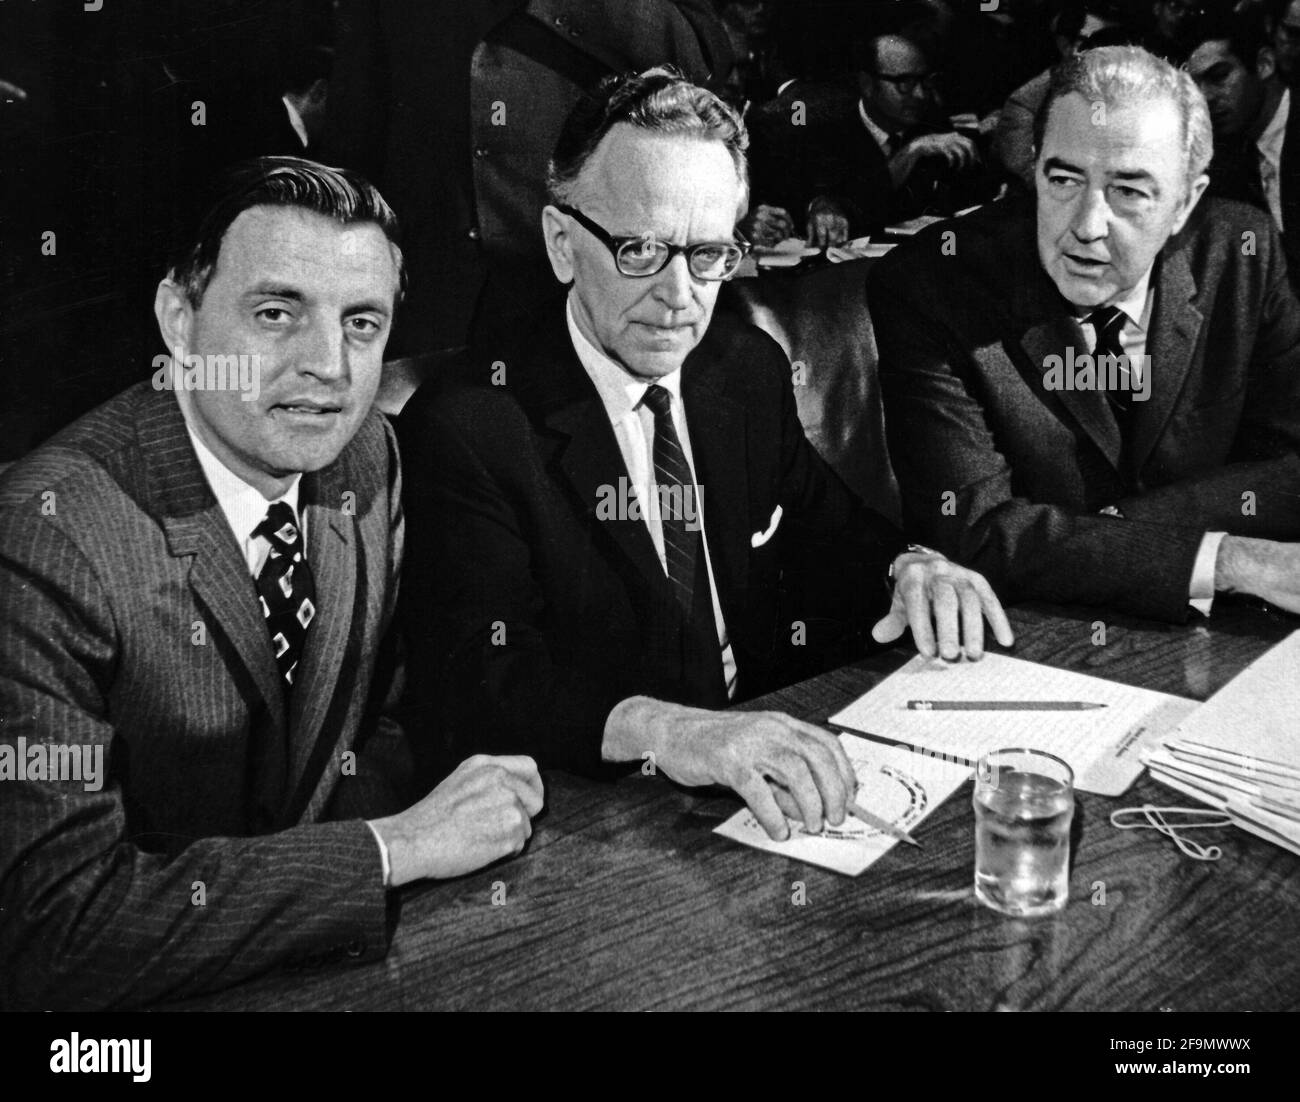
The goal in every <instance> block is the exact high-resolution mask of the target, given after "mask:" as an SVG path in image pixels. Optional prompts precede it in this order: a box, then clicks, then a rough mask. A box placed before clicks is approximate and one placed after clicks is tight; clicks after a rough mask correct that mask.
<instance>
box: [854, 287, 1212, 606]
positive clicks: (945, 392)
mask: <svg viewBox="0 0 1300 1102" xmlns="http://www.w3.org/2000/svg"><path fill="white" fill-rule="evenodd" d="M900 283H901V281H900V280H899V279H898V278H897V273H896V272H895V271H894V269H893V267H892V266H891V265H881V266H877V267H876V268H875V269H874V270H873V273H872V276H871V279H870V281H869V284H870V300H871V310H872V317H873V319H874V323H875V331H876V340H877V343H878V345H879V348H880V366H881V380H880V381H881V392H882V394H883V396H884V400H885V426H886V434H887V437H888V440H889V449H890V455H891V458H892V459H893V462H894V470H895V473H896V474H897V476H898V483H899V488H900V490H901V494H902V500H903V527H904V529H905V530H907V531H908V532H911V533H914V534H915V535H916V536H917V537H918V538H919V539H921V540H922V541H923V542H925V543H929V544H932V545H933V546H935V547H936V548H938V549H939V550H941V551H943V552H945V553H946V554H948V555H949V556H951V557H952V558H954V559H957V560H959V561H960V562H962V563H964V564H966V565H967V566H970V567H973V568H974V569H975V570H978V571H980V573H982V574H983V575H984V576H985V577H986V578H987V579H988V581H989V582H990V584H992V586H993V588H994V589H995V590H996V592H997V594H998V596H999V597H1000V598H1001V599H1002V600H1003V601H1018V600H1043V601H1079V602H1082V603H1085V604H1103V605H1113V606H1117V607H1122V608H1126V609H1128V610H1131V611H1133V612H1135V613H1137V614H1139V615H1144V616H1150V617H1154V618H1157V619H1163V620H1172V621H1180V620H1183V619H1185V618H1186V617H1187V616H1188V614H1189V606H1188V603H1187V602H1188V593H1189V586H1190V579H1191V575H1192V566H1193V564H1194V563H1195V560H1196V552H1197V549H1198V548H1199V546H1200V542H1201V537H1202V535H1203V533H1204V529H1203V528H1201V527H1189V526H1186V521H1185V520H1184V521H1183V523H1182V524H1169V523H1164V522H1163V520H1162V521H1160V522H1149V521H1145V520H1142V519H1131V520H1120V519H1117V518H1113V517H1105V516H1094V515H1087V514H1079V513H1075V512H1072V511H1070V510H1067V509H1062V508H1060V507H1058V506H1055V505H1048V504H1042V503H1039V502H1034V501H1029V500H1027V499H1025V498H1023V497H1019V496H1017V495H1016V493H1015V491H1014V489H1013V471H1012V469H1011V467H1010V465H1009V464H1008V462H1007V459H1006V457H1005V456H1004V454H1003V453H1002V451H1001V450H1000V448H999V446H998V441H997V438H996V436H995V434H994V432H993V430H992V428H991V426H990V425H989V423H988V421H987V419H986V417H985V414H984V410H983V408H982V406H981V403H980V397H979V391H978V387H977V385H976V383H975V377H974V373H973V372H972V371H971V370H970V368H969V364H968V357H967V353H966V352H964V351H963V350H962V348H961V346H960V344H959V342H958V340H957V339H956V337H955V335H954V334H953V333H952V332H951V330H950V329H949V328H948V327H947V326H946V325H945V324H944V321H943V319H941V318H937V317H935V316H934V314H933V312H932V311H931V310H929V309H927V308H926V307H925V306H923V305H922V304H921V303H919V302H917V301H916V300H915V295H914V294H913V293H911V292H910V291H909V289H908V288H907V287H905V286H902V285H900Z"/></svg>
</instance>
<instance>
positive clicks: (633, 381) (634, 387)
mask: <svg viewBox="0 0 1300 1102" xmlns="http://www.w3.org/2000/svg"><path fill="white" fill-rule="evenodd" d="M564 316H565V320H566V321H567V322H568V325H569V339H570V340H571V341H572V342H573V350H574V351H575V352H576V353H577V354H578V359H579V361H580V362H581V363H582V367H583V370H584V371H586V372H587V375H588V376H589V377H590V378H591V381H592V382H593V383H594V384H595V386H596V393H597V394H599V395H600V401H601V404H602V405H603V406H604V407H605V412H606V414H608V416H609V420H610V422H611V424H615V425H617V424H618V423H619V422H620V421H622V420H623V418H624V417H626V416H627V415H628V414H629V413H632V412H633V411H634V410H635V409H636V408H637V406H639V405H640V404H641V399H642V398H644V397H645V392H646V391H647V390H648V389H649V388H650V383H651V380H647V379H638V378H637V377H636V376H635V375H632V374H630V373H629V372H627V371H626V370H624V368H622V367H621V366H619V364H617V363H615V362H614V360H612V359H610V357H609V356H607V355H605V353H604V352H602V351H601V350H600V349H599V348H597V347H596V346H595V345H594V344H592V343H591V341H589V340H588V339H587V338H586V336H585V334H584V333H583V332H582V330H581V329H579V328H578V319H577V318H576V317H574V314H573V292H572V291H570V292H569V298H568V300H567V301H566V303H565V307H564ZM653 382H655V383H657V384H658V385H659V386H661V387H663V388H664V389H665V390H666V391H668V392H669V393H670V394H672V396H673V400H674V401H675V402H676V401H680V399H681V396H682V369H681V368H680V367H679V368H678V369H677V370H676V371H673V372H670V373H669V374H667V375H664V376H661V377H660V378H658V379H655V380H653Z"/></svg>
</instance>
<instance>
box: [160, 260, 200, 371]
mask: <svg viewBox="0 0 1300 1102" xmlns="http://www.w3.org/2000/svg"><path fill="white" fill-rule="evenodd" d="M153 316H154V317H155V318H157V319H158V332H159V333H160V334H162V339H163V344H164V345H165V346H166V348H167V351H168V352H170V353H172V354H173V355H175V354H176V350H177V349H181V350H182V352H181V354H182V355H184V354H185V350H188V348H189V344H190V331H191V330H192V329H193V327H194V307H193V306H191V305H190V300H189V296H188V295H186V293H185V290H184V288H183V287H181V285H180V284H179V283H177V282H175V281H174V280H172V279H170V278H168V279H164V280H162V281H161V282H160V283H159V284H158V290H157V291H155V292H154V296H153Z"/></svg>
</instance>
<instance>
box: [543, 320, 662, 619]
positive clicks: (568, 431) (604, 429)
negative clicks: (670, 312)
mask: <svg viewBox="0 0 1300 1102" xmlns="http://www.w3.org/2000/svg"><path fill="white" fill-rule="evenodd" d="M556 322H557V319H556V318H555V317H554V316H552V317H550V318H548V320H547V323H546V325H545V326H544V327H543V328H542V329H540V330H539V331H538V334H537V335H538V337H539V341H540V351H539V354H538V356H537V357H536V359H535V360H534V370H533V371H532V372H531V373H530V375H529V377H528V378H527V379H526V380H525V383H524V385H523V386H522V387H521V392H520V401H521V402H522V403H523V404H524V406H525V407H526V408H527V407H532V408H533V409H535V410H536V411H537V412H538V415H539V416H540V420H541V421H542V423H543V424H544V425H545V426H546V428H547V429H548V430H550V431H551V432H552V433H554V434H555V435H556V436H557V437H558V445H557V457H556V459H555V465H556V468H557V471H558V473H559V475H560V476H561V478H562V480H563V482H564V483H565V484H567V486H568V487H569V489H570V490H571V491H572V493H573V495H574V498H575V502H576V504H577V506H578V507H579V508H580V509H581V511H582V513H583V515H584V516H585V517H586V518H587V519H588V521H589V523H591V524H592V525H594V526H595V527H596V529H597V530H598V532H599V533H600V534H603V535H604V536H605V537H606V538H608V539H609V540H611V541H612V543H613V545H614V547H615V549H616V550H617V552H618V554H619V555H620V556H622V558H623V559H624V560H625V561H626V562H627V563H629V564H630V565H631V566H632V567H634V568H635V570H636V572H637V573H638V574H639V575H640V576H641V577H642V578H643V579H645V581H646V582H647V583H648V584H650V585H651V587H652V588H654V589H655V590H656V591H657V592H658V596H659V598H660V599H667V600H675V598H674V597H673V592H672V587H671V585H670V583H669V581H668V576H667V575H666V574H665V573H664V568H663V564H662V563H660V561H659V554H658V552H657V551H655V545H654V540H652V539H651V538H650V530H649V529H648V528H647V527H646V524H645V521H643V520H640V519H635V520H634V519H629V518H627V517H625V516H623V515H621V514H620V515H619V516H618V517H616V518H614V519H609V518H605V517H600V516H598V515H597V504H598V503H599V502H601V501H606V500H609V495H610V494H611V493H617V492H618V491H619V488H620V486H621V485H624V484H625V483H623V482H620V480H627V479H628V470H627V464H626V463H625V462H624V461H623V453H622V452H621V451H620V450H619V446H618V439H617V438H616V437H615V436H614V427H613V426H612V425H611V424H610V423H609V415H608V414H607V413H606V412H605V407H604V405H603V404H602V403H601V401H600V395H599V394H598V393H597V391H596V386H595V384H594V383H593V382H592V381H591V379H590V378H589V377H588V376H587V373H586V371H585V370H584V369H583V367H582V363H581V362H580V361H579V359H578V356H577V353H576V352H575V351H574V350H573V345H572V342H571V341H570V340H569V333H568V327H567V324H566V322H565V320H564V313H563V312H562V311H559V312H558V324H556ZM621 499H622V495H621V494H619V495H618V500H619V501H620V502H621Z"/></svg>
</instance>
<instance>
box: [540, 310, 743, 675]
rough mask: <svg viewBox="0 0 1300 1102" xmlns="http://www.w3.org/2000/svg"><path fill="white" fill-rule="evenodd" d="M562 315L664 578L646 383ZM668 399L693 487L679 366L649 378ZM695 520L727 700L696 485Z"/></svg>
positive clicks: (726, 662) (730, 663)
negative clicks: (614, 442) (610, 430)
mask: <svg viewBox="0 0 1300 1102" xmlns="http://www.w3.org/2000/svg"><path fill="white" fill-rule="evenodd" d="M565 315H566V318H567V320H568V323H569V338H570V340H572V341H573V348H574V351H575V352H577V354H578V359H579V361H581V363H582V366H583V369H584V370H585V371H586V372H587V375H588V376H589V377H590V379H591V381H592V382H593V383H594V384H595V386H596V392H597V393H598V394H599V395H600V401H601V404H602V405H604V407H605V412H606V413H607V414H608V415H609V421H610V424H611V425H612V426H613V427H614V437H615V439H616V440H617V441H618V450H619V451H620V452H621V453H622V454H623V463H624V465H625V466H626V467H627V473H628V481H629V483H630V484H631V486H632V488H633V489H634V490H635V492H636V496H637V500H638V501H640V502H641V503H642V509H641V516H642V519H643V520H644V521H645V525H646V527H647V528H648V529H649V530H650V538H651V539H652V540H653V541H654V545H655V551H656V552H657V553H658V555H659V564H660V565H661V566H662V567H663V569H664V575H665V577H666V576H667V574H668V559H667V557H666V554H665V552H664V530H663V521H662V519H661V517H660V516H659V494H658V493H657V492H656V488H655V484H654V477H653V472H654V414H653V413H652V412H651V411H650V409H649V408H648V407H647V406H646V405H645V404H644V403H643V402H642V399H643V398H644V397H645V392H646V391H647V390H648V389H649V387H650V382H648V381H647V380H645V379H638V378H637V377H636V376H634V375H631V374H629V373H628V372H627V371H625V370H624V369H623V368H622V367H620V366H619V365H618V364H617V363H615V362H614V361H613V360H612V359H610V358H609V357H608V356H606V355H605V353H604V352H602V351H601V350H600V349H599V348H597V347H596V346H595V345H593V344H592V343H591V341H589V340H587V338H586V337H585V336H583V334H582V331H581V330H580V329H579V328H578V323H577V320H576V319H575V318H574V316H573V299H572V294H570V298H569V302H568V305H567V306H566V308H565ZM654 382H656V383H657V384H658V385H659V386H661V387H663V388H664V389H665V390H666V391H668V392H669V393H670V394H671V395H672V396H673V402H672V418H673V427H674V428H675V429H676V430H677V439H678V440H680V441H681V445H682V451H683V452H684V453H685V455H686V462H687V464H688V465H689V466H690V469H691V481H692V483H695V457H694V455H693V454H692V452H691V437H690V433H689V432H688V431H687V427H686V411H685V410H684V408H683V404H682V369H681V368H680V367H679V368H678V369H677V370H676V371H674V372H672V373H671V374H668V375H665V376H663V377H662V378H660V379H656V380H654ZM694 492H695V506H696V509H697V513H696V517H697V519H698V521H699V524H700V536H701V541H700V542H701V543H702V544H703V546H704V564H705V566H706V567H707V568H708V574H709V595H710V596H711V597H712V598H713V619H714V622H715V623H716V624H717V628H718V646H719V648H720V649H721V651H722V673H723V677H724V678H725V679H726V682H727V696H728V697H729V698H730V697H732V696H734V695H735V693H736V659H735V655H734V654H732V650H731V643H730V642H729V641H728V639H727V625H726V621H724V620H723V618H722V606H721V605H719V603H718V585H717V582H715V581H714V579H713V562H712V560H711V558H710V556H709V538H708V530H707V528H706V527H705V523H704V511H705V510H704V506H705V504H706V501H707V499H706V498H705V496H704V495H703V494H701V493H700V491H699V487H698V484H696V485H695V491H694Z"/></svg>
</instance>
